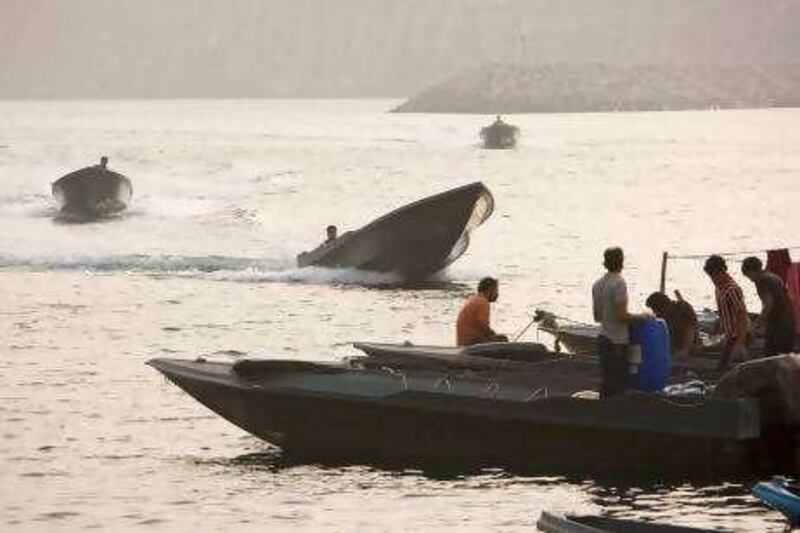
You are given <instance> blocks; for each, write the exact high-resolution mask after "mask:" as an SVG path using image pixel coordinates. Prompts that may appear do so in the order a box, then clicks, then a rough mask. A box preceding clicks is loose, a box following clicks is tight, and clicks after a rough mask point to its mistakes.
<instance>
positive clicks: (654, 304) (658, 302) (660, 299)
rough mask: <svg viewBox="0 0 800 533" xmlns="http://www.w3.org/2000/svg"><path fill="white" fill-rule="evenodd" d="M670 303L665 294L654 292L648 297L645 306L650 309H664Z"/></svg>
mask: <svg viewBox="0 0 800 533" xmlns="http://www.w3.org/2000/svg"><path fill="white" fill-rule="evenodd" d="M669 302H670V299H669V297H668V296H667V295H666V294H664V293H663V292H654V293H653V294H651V295H650V296H648V297H647V300H645V302H644V304H645V305H646V306H647V307H649V308H650V309H663V308H664V307H666V306H667V305H668V304H669Z"/></svg>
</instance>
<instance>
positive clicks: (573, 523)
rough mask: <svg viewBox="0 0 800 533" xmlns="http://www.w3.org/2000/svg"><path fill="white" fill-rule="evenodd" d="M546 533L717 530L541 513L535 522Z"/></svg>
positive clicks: (706, 532)
mask: <svg viewBox="0 0 800 533" xmlns="http://www.w3.org/2000/svg"><path fill="white" fill-rule="evenodd" d="M536 527H537V528H538V529H539V531H544V532H546V533H711V532H712V531H717V532H719V531H721V530H719V529H715V530H712V529H698V528H694V527H686V526H673V525H669V524H661V523H658V522H644V521H641V520H622V519H619V518H611V517H610V516H597V515H583V516H581V515H560V514H556V513H550V512H547V511H543V512H542V514H541V516H540V517H539V521H538V522H536Z"/></svg>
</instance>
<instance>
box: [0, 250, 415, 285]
mask: <svg viewBox="0 0 800 533" xmlns="http://www.w3.org/2000/svg"><path fill="white" fill-rule="evenodd" d="M0 270H23V271H32V272H49V271H84V272H97V273H131V274H142V275H152V276H158V277H176V278H196V279H205V280H211V281H229V282H240V283H298V284H309V285H366V286H396V285H399V284H400V283H401V281H402V280H401V279H400V278H399V277H398V276H396V275H394V274H383V273H378V272H364V271H360V270H356V269H350V268H346V269H333V268H319V267H306V268H297V267H293V266H291V265H290V264H289V263H288V262H287V261H285V260H276V259H265V258H258V259H256V258H245V257H226V256H216V255H211V256H182V255H147V254H131V255H118V256H106V257H96V256H35V257H19V256H11V255H0Z"/></svg>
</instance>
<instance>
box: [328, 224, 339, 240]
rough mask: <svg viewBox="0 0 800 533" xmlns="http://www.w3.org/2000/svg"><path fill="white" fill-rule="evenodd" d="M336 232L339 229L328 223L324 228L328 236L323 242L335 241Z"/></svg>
mask: <svg viewBox="0 0 800 533" xmlns="http://www.w3.org/2000/svg"><path fill="white" fill-rule="evenodd" d="M338 232H339V230H338V229H336V226H334V225H330V226H328V227H327V228H325V233H326V234H327V235H328V238H327V239H325V244H330V243H332V242H333V241H335V240H336V236H337V234H338Z"/></svg>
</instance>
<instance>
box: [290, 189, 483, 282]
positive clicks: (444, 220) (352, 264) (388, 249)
mask: <svg viewBox="0 0 800 533" xmlns="http://www.w3.org/2000/svg"><path fill="white" fill-rule="evenodd" d="M493 209H494V199H493V198H492V195H491V193H490V192H489V190H488V189H487V188H486V187H485V186H484V185H483V184H482V183H473V184H470V185H466V186H464V187H459V188H457V189H453V190H451V191H447V192H444V193H441V194H437V195H435V196H431V197H429V198H425V199H423V200H420V201H418V202H414V203H412V204H409V205H407V206H404V207H401V208H400V209H398V210H396V211H393V212H392V213H389V214H388V215H385V216H383V217H381V218H379V219H377V220H375V221H373V222H372V223H370V224H368V225H367V226H364V227H363V228H361V229H359V230H356V231H352V232H348V233H345V234H343V235H342V236H340V237H339V238H338V239H336V241H334V242H333V243H331V244H325V245H322V246H321V247H319V248H317V249H316V250H313V251H311V252H307V253H303V254H300V255H299V256H298V257H297V263H298V266H300V267H305V266H312V265H313V266H322V267H332V268H357V269H359V270H368V271H374V272H394V273H397V274H399V275H401V276H403V277H404V278H411V279H421V278H425V277H428V276H430V275H431V274H434V273H436V272H438V271H439V270H442V269H443V268H445V267H446V266H447V265H449V264H450V263H452V262H453V261H455V260H456V259H458V257H460V256H461V255H462V254H463V253H464V252H465V251H466V249H467V246H468V245H469V234H470V232H471V231H472V230H473V229H474V228H475V227H476V226H478V225H480V224H481V223H483V222H484V221H485V220H486V219H487V218H489V216H490V215H491V213H492V210H493Z"/></svg>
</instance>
